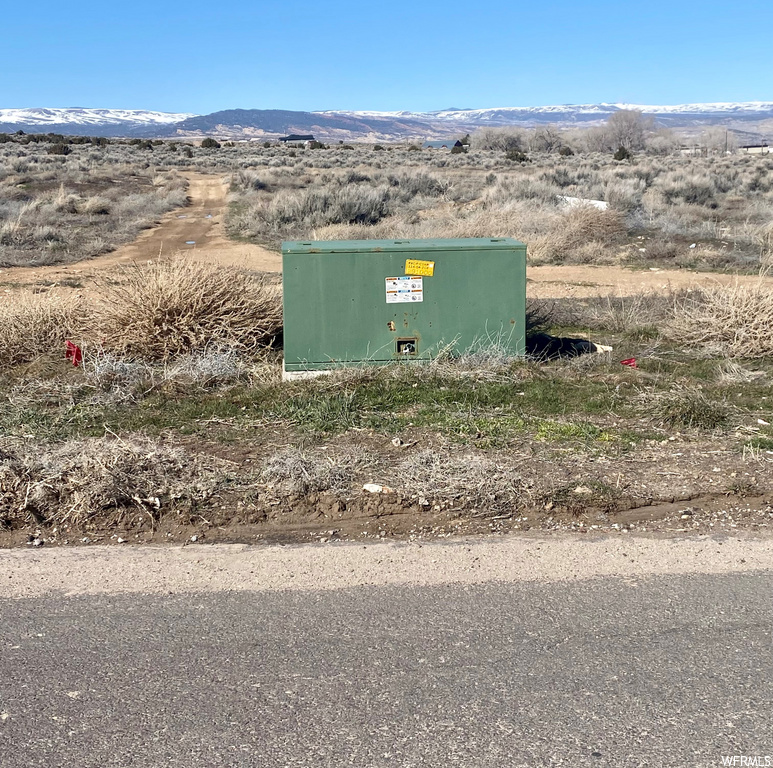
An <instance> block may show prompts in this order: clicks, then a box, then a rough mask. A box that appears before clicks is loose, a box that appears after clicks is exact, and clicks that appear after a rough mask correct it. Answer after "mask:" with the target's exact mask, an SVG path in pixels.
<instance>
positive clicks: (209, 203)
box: [0, 173, 773, 300]
mask: <svg viewBox="0 0 773 768" xmlns="http://www.w3.org/2000/svg"><path fill="white" fill-rule="evenodd" d="M187 178H188V183H189V187H188V197H189V200H190V203H189V205H187V206H186V207H185V208H179V209H177V210H175V211H171V212H170V213H168V214H166V215H164V216H163V217H162V219H161V221H160V222H159V224H158V226H156V227H153V228H152V229H148V230H145V231H144V232H143V233H142V234H141V235H140V236H139V237H138V238H137V239H136V240H135V241H134V242H133V243H129V244H128V245H124V246H121V247H120V248H118V249H117V250H115V251H113V252H112V253H109V254H106V255H105V256H100V257H97V258H95V259H90V260H88V261H81V262H78V263H75V264H68V265H62V266H53V267H11V268H7V269H0V300H1V299H2V297H3V296H5V297H6V298H8V297H12V296H13V293H14V289H19V288H24V289H30V288H40V287H44V286H58V287H59V289H60V290H68V289H70V290H79V291H84V290H85V291H88V290H89V284H90V283H91V282H92V281H93V280H94V278H95V277H97V276H99V275H100V274H102V273H104V272H105V271H107V270H110V269H112V268H114V267H116V266H118V265H121V264H128V263H131V262H143V261H148V260H149V259H156V258H158V257H159V255H163V256H169V255H174V254H183V253H185V254H189V255H192V256H193V257H194V258H197V259H202V260H206V261H207V262H210V263H216V264H223V265H228V266H239V267H244V268H246V269H250V270H255V271H260V272H281V270H282V257H281V255H280V254H279V253H277V252H275V251H270V250H268V249H266V248H263V247H262V246H259V245H252V244H250V243H242V242H237V241H234V240H230V239H228V238H227V237H226V235H225V231H224V229H223V219H224V216H225V212H226V206H227V184H226V181H225V179H224V178H223V177H222V176H220V175H206V174H193V173H191V174H188V176H187ZM757 279H759V278H756V277H748V276H745V277H743V276H742V277H735V276H734V275H722V274H715V273H705V272H692V271H689V270H661V269H654V270H646V271H641V270H638V271H636V270H631V269H626V268H623V267H615V266H601V267H599V266H589V265H569V266H542V267H529V269H528V285H527V293H528V295H529V296H533V297H535V298H561V297H585V296H597V295H604V296H606V295H610V294H611V295H614V296H630V295H632V294H635V293H640V292H643V291H669V290H679V289H682V288H687V287H692V286H698V285H716V284H728V283H732V282H734V281H735V280H739V281H741V282H751V281H755V280H757ZM769 282H770V284H771V287H773V280H770V279H769Z"/></svg>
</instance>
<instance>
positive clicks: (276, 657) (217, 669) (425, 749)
mask: <svg viewBox="0 0 773 768" xmlns="http://www.w3.org/2000/svg"><path fill="white" fill-rule="evenodd" d="M772 584H773V581H771V578H770V574H760V573H738V574H724V575H716V574H715V575H679V576H673V575H671V576H655V577H649V578H643V579H623V578H603V579H587V580H580V581H575V582H568V583H530V582H519V583H511V584H503V583H496V582H492V583H487V584H478V585H466V586H458V585H457V586H453V585H449V586H431V587H427V586H423V587H422V586H415V585H414V586H411V585H395V586H372V587H355V588H350V589H340V590H325V591H310V590H298V591H265V592H241V593H237V592H210V593H206V594H205V593H202V594H197V595H187V596H186V595H180V594H168V595H158V594H156V595H152V596H144V595H117V596H110V595H101V596H94V595H91V596H75V597H61V596H58V597H38V598H34V599H29V598H27V599H16V600H13V599H5V600H2V601H0V635H1V636H0V649H1V652H2V655H1V656H0V765H2V766H3V768H17V767H18V768H32V767H33V766H47V767H48V766H51V767H53V766H56V767H59V766H68V767H70V766H73V767H81V766H84V767H91V766H93V767H94V768H97V767H99V768H105V767H107V766H142V768H152V767H154V766H159V767H160V766H163V767H164V768H176V767H177V766H180V767H181V768H183V767H184V768H198V766H202V768H203V767H205V766H206V768H212V767H213V766H271V767H272V768H273V767H275V766H336V767H337V766H357V767H358V768H366V767H368V766H401V767H403V766H404V767H407V766H443V767H445V766H463V767H464V768H473V767H477V766H486V767H487V768H492V767H499V766H502V768H505V767H506V768H515V767H516V766H522V765H523V766H548V765H561V766H564V765H565V766H585V765H593V766H671V765H673V766H717V765H721V764H722V762H721V758H722V756H723V755H726V756H728V755H744V756H767V755H773V700H772V699H773V695H772V691H773V686H771V683H772V682H773V680H772V678H773V661H772V656H771V618H772V617H771V614H772V613H773V605H772V603H771V597H772V595H771V585H772ZM736 764H737V765H740V763H736ZM759 764H761V765H764V764H765V763H764V762H762V763H759Z"/></svg>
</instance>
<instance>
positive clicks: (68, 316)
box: [0, 294, 83, 367]
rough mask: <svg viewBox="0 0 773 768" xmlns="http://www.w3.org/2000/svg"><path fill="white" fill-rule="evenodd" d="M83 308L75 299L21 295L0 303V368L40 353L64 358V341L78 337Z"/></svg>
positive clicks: (26, 359)
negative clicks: (0, 331) (0, 330)
mask: <svg viewBox="0 0 773 768" xmlns="http://www.w3.org/2000/svg"><path fill="white" fill-rule="evenodd" d="M82 321H83V309H82V306H81V304H80V301H79V300H78V299H75V298H62V297H60V296H57V295H50V294H32V295H30V294H21V295H19V296H16V297H14V299H13V301H9V300H8V299H7V298H6V299H5V301H4V302H2V303H0V329H2V333H0V367H2V366H13V365H18V364H20V363H30V362H32V361H34V360H35V359H37V358H38V357H40V356H41V355H54V356H59V355H61V356H62V357H64V342H65V341H66V340H67V339H71V338H75V339H77V338H78V337H79V335H80V334H79V331H80V327H81V324H82Z"/></svg>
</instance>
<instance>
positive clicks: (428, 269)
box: [405, 259, 435, 277]
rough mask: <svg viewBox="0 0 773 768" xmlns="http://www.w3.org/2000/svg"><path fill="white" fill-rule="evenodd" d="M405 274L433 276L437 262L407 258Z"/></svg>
mask: <svg viewBox="0 0 773 768" xmlns="http://www.w3.org/2000/svg"><path fill="white" fill-rule="evenodd" d="M405 274H406V275H424V277H432V275H434V274H435V262H434V261H422V260H421V259H406V260H405Z"/></svg>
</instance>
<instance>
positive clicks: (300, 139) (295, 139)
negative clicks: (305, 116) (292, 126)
mask: <svg viewBox="0 0 773 768" xmlns="http://www.w3.org/2000/svg"><path fill="white" fill-rule="evenodd" d="M279 141H281V142H283V143H285V144H286V143H288V142H292V143H293V144H303V143H304V142H306V141H315V139H314V137H313V136H312V135H311V134H310V133H303V134H300V133H291V134H290V135H289V136H282V137H281V138H280V139H279Z"/></svg>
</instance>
